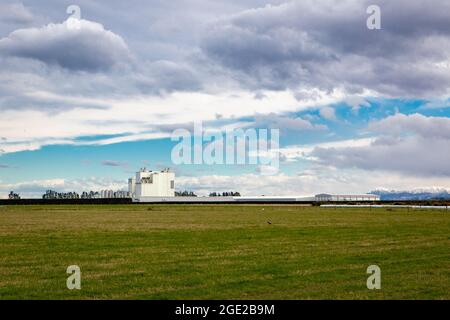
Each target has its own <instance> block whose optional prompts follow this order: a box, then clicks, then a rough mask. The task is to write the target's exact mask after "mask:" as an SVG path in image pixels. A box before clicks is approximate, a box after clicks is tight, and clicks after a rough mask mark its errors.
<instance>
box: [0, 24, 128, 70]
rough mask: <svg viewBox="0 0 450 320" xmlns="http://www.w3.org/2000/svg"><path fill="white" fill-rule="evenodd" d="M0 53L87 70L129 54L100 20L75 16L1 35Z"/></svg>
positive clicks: (102, 67) (104, 67)
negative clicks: (95, 20) (98, 21)
mask: <svg viewBox="0 0 450 320" xmlns="http://www.w3.org/2000/svg"><path fill="white" fill-rule="evenodd" d="M0 53H2V54H6V55H9V56H14V57H21V58H30V59H35V60H39V61H41V62H44V63H46V64H48V65H58V66H60V67H62V68H65V69H69V70H72V71H88V72H96V71H102V70H108V69H110V68H112V67H113V66H114V65H117V64H119V63H122V62H125V61H127V60H128V59H129V57H130V52H129V50H128V47H127V45H126V43H125V42H124V40H123V39H122V38H121V37H120V36H118V35H116V34H114V33H113V32H111V31H109V30H105V28H104V27H103V25H101V24H100V23H97V22H92V21H88V20H75V19H74V18H69V19H68V20H67V21H65V22H64V23H59V24H54V23H51V24H48V25H46V26H44V27H42V28H28V29H19V30H15V31H13V32H12V33H10V34H9V36H8V37H6V38H2V39H0Z"/></svg>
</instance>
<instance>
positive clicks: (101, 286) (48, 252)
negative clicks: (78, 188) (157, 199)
mask: <svg viewBox="0 0 450 320" xmlns="http://www.w3.org/2000/svg"><path fill="white" fill-rule="evenodd" d="M268 220H270V221H271V224H269V223H268V222H267V221H268ZM0 243H1V246H0V298H1V299H450V213H449V212H448V211H440V210H409V211H408V210H406V209H391V210H386V209H372V210H370V209H364V208H350V209H334V208H320V207H301V206H288V205H286V206H267V205H266V206H262V205H258V206H256V205H255V206H253V205H247V206H245V205H240V206H237V205H229V206H226V205H173V206H170V205H166V206H164V205H104V206H86V205H80V206H75V205H67V206H58V205H54V206H1V207H0ZM372 264H376V265H379V266H380V268H381V278H382V280H381V281H382V288H381V290H368V289H367V287H366V280H367V277H368V276H369V275H368V274H366V268H367V267H368V266H369V265H372ZM69 265H78V266H80V268H81V273H82V274H81V279H82V280H81V290H68V289H67V287H66V279H67V277H68V275H67V274H66V268H67V267H68V266H69Z"/></svg>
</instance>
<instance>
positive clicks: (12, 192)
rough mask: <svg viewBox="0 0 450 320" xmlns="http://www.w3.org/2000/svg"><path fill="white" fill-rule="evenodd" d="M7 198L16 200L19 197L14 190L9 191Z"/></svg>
mask: <svg viewBox="0 0 450 320" xmlns="http://www.w3.org/2000/svg"><path fill="white" fill-rule="evenodd" d="M8 199H10V200H17V199H20V195H19V194H18V193H15V192H14V191H11V192H10V193H9V195H8Z"/></svg>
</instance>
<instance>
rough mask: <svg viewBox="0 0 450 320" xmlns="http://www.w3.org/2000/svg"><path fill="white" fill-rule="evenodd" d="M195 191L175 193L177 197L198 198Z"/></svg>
mask: <svg viewBox="0 0 450 320" xmlns="http://www.w3.org/2000/svg"><path fill="white" fill-rule="evenodd" d="M196 196H197V195H196V194H195V193H194V192H193V191H187V190H185V191H175V197H196Z"/></svg>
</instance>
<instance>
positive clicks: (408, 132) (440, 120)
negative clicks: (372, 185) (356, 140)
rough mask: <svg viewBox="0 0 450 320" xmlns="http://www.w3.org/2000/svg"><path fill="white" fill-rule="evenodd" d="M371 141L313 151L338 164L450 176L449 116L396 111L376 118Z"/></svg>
mask: <svg viewBox="0 0 450 320" xmlns="http://www.w3.org/2000/svg"><path fill="white" fill-rule="evenodd" d="M369 129H370V130H372V131H373V132H375V133H376V134H378V136H377V138H376V139H374V140H373V141H372V142H371V143H370V144H369V145H363V146H341V147H323V146H319V147H316V148H315V149H314V150H312V151H311V153H310V155H311V156H313V157H315V158H317V159H318V160H319V161H320V162H321V163H323V164H327V165H331V166H335V167H338V168H359V169H364V170H370V171H372V170H384V171H391V172H392V171H393V172H400V173H405V174H409V175H413V176H442V177H447V178H448V177H450V166H449V164H448V160H449V156H450V119H449V118H444V117H426V116H423V115H420V114H413V115H409V116H408V115H404V114H396V115H394V116H390V117H388V118H385V119H383V120H380V121H376V122H373V123H371V124H370V125H369Z"/></svg>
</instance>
